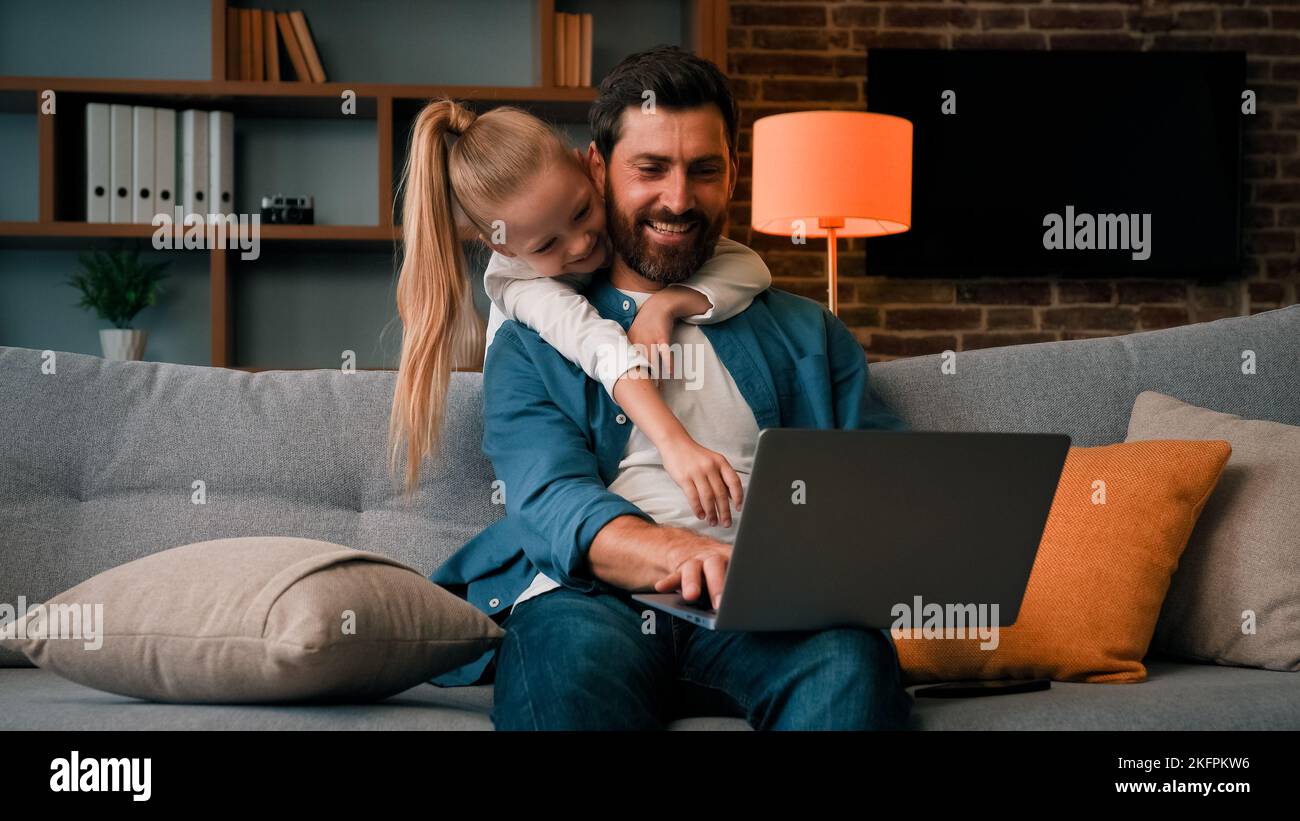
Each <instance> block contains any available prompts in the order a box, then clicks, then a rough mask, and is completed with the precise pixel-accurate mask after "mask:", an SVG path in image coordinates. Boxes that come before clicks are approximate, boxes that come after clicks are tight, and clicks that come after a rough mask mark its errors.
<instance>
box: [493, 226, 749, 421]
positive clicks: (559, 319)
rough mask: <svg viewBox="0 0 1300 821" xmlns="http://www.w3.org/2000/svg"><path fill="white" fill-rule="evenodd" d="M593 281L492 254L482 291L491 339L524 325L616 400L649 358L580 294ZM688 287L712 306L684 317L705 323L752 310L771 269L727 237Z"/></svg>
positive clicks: (689, 282) (647, 364) (619, 327)
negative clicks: (623, 381) (628, 376)
mask: <svg viewBox="0 0 1300 821" xmlns="http://www.w3.org/2000/svg"><path fill="white" fill-rule="evenodd" d="M590 281H591V276H590V274H587V275H579V274H568V275H565V276H560V277H544V276H541V275H539V274H537V273H536V272H535V271H533V269H532V268H529V267H528V266H527V265H526V264H524V263H522V262H520V261H519V260H518V259H517V258H515V257H507V256H505V255H503V254H498V253H496V252H493V253H492V259H491V260H489V261H488V266H487V270H486V271H484V273H483V289H484V290H485V291H487V295H488V297H489V298H491V300H492V310H491V314H490V316H489V319H488V329H487V344H488V345H491V344H492V338H493V337H494V336H496V332H497V328H498V327H500V325H501V323H502V322H504V321H505V320H507V319H513V320H516V321H517V322H521V323H523V324H524V325H527V326H528V327H529V328H532V329H533V330H534V331H536V332H537V333H538V335H539V336H541V337H542V339H544V340H545V341H546V342H547V344H549V345H550V346H551V347H553V348H555V349H556V350H557V351H559V352H560V353H561V354H562V355H563V356H564V357H565V358H566V359H568V360H569V361H570V362H573V363H574V364H576V365H577V366H578V367H580V368H582V370H583V371H584V372H585V373H586V374H587V375H588V376H590V377H591V378H592V379H595V380H597V381H599V382H600V383H601V384H602V385H604V387H605V390H606V391H607V392H608V393H609V395H610V396H611V397H613V395H614V385H615V383H617V382H618V380H619V378H620V377H622V376H623V374H625V373H627V372H628V371H629V370H631V369H633V368H636V367H638V366H640V367H646V368H649V366H650V363H649V361H648V360H647V359H646V357H645V355H644V353H643V352H641V351H640V350H638V349H637V348H635V347H634V346H632V345H631V344H630V343H629V342H628V339H627V333H626V332H625V331H624V330H623V328H622V326H621V325H619V324H618V323H617V322H615V321H614V320H612V319H604V318H602V317H601V315H600V314H599V313H598V312H597V311H596V309H595V308H594V307H593V306H592V304H591V303H590V302H588V301H587V298H586V297H584V296H583V295H582V294H580V293H578V291H579V290H580V289H581V288H582V287H584V286H585V285H587V284H588V283H589V282H590ZM682 284H683V285H686V286H688V287H691V288H694V289H695V290H697V291H699V292H700V293H702V294H704V296H705V297H707V298H708V300H709V303H710V304H711V307H710V308H709V310H707V311H705V312H704V313H702V314H696V315H694V316H689V317H684V318H683V319H684V321H686V322H689V323H691V324H693V325H707V324H711V323H715V322H722V321H724V320H727V319H730V318H731V317H733V316H735V315H736V314H738V313H740V312H741V311H743V310H745V309H746V308H748V307H749V303H750V302H752V301H753V299H754V297H755V296H756V295H757V294H759V293H762V292H763V291H765V290H767V288H768V286H770V285H771V284H772V274H771V273H770V272H769V271H768V269H767V265H766V263H764V262H763V258H762V257H760V256H759V255H758V254H757V253H755V252H754V251H753V250H751V249H750V248H748V247H746V246H745V245H742V244H741V243H739V242H736V241H735V240H732V239H728V238H727V237H721V238H720V239H719V240H718V243H717V245H716V246H715V248H714V251H713V256H712V257H710V258H709V259H708V260H707V261H706V262H705V263H704V264H703V265H701V266H700V269H699V270H698V271H696V272H695V274H694V275H692V276H691V277H690V278H689V279H687V280H686V281H685V282H683V283H682ZM485 350H486V348H485Z"/></svg>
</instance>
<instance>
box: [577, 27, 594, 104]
mask: <svg viewBox="0 0 1300 821" xmlns="http://www.w3.org/2000/svg"><path fill="white" fill-rule="evenodd" d="M581 23H582V40H581V43H580V44H579V46H578V57H579V58H580V64H581V66H580V74H581V76H580V77H579V78H578V85H580V86H590V85H591V26H592V19H591V14H590V13H586V14H583V15H582V20H581Z"/></svg>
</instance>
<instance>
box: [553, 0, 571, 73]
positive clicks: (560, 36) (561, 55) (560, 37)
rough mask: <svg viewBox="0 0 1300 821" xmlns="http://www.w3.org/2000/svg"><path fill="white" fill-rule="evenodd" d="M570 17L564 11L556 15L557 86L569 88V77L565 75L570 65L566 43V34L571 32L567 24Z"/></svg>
mask: <svg viewBox="0 0 1300 821" xmlns="http://www.w3.org/2000/svg"><path fill="white" fill-rule="evenodd" d="M568 16H569V15H567V14H565V13H564V12H562V11H557V12H556V13H555V84H556V85H557V86H567V85H568V84H569V83H568V77H567V76H566V75H565V71H564V70H565V68H566V67H567V66H568V65H569V59H568V55H567V54H566V53H565V48H564V45H565V43H564V41H565V40H566V39H567V38H566V37H565V34H566V33H567V32H568V30H569V26H568V23H566V22H565V19H564V18H566V17H568Z"/></svg>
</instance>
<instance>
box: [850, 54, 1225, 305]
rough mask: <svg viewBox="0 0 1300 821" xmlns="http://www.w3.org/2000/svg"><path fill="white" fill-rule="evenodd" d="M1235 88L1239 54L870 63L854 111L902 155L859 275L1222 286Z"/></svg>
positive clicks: (934, 57)
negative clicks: (859, 107)
mask: <svg viewBox="0 0 1300 821" xmlns="http://www.w3.org/2000/svg"><path fill="white" fill-rule="evenodd" d="M1246 88H1247V85H1246V57H1245V53H1244V52H1212V53H1211V52H1160V53H1156V52H1112V51H1108V52H1098V51H1057V52H1049V51H1000V50H999V51H975V50H972V51H966V50H942V51H939V50H928V49H874V48H873V49H870V50H869V51H868V54H867V109H868V110H869V111H872V112H878V113H882V114H894V115H897V116H900V117H904V118H906V119H908V120H910V121H911V122H912V123H913V155H912V227H911V230H910V231H907V232H904V233H901V234H894V235H890V236H885V237H873V238H871V239H869V240H868V241H867V245H866V247H867V253H866V256H867V269H868V273H870V274H872V275H886V276H942V277H950V276H998V275H1002V276H1008V277H1032V276H1068V277H1177V278H1196V279H1202V280H1212V279H1220V278H1224V277H1232V276H1236V275H1238V274H1239V273H1240V271H1241V260H1240V247H1241V186H1242V182H1241V157H1242V149H1241V141H1242V120H1243V118H1244V117H1248V116H1250V115H1249V114H1243V113H1242V105H1243V101H1242V93H1243V91H1244V90H1245V89H1246ZM945 103H947V104H948V106H949V111H952V112H953V113H945V109H944V106H945ZM1053 215H1054V216H1053ZM1067 217H1069V218H1071V219H1072V220H1073V227H1072V226H1071V225H1070V223H1069V222H1068V221H1067ZM1121 217H1123V218H1122V219H1121ZM1090 220H1091V221H1092V223H1093V226H1094V230H1092V231H1091V237H1089V233H1088V231H1087V226H1088V223H1089V221H1090ZM1146 225H1149V230H1146V228H1144V226H1146ZM1053 227H1056V228H1057V229H1059V230H1055V231H1053V230H1052V229H1053ZM1121 234H1126V236H1121ZM1067 235H1068V236H1067ZM1089 244H1091V245H1092V248H1087V247H1086V246H1087V245H1089ZM1049 245H1050V246H1053V247H1050V248H1049V247H1048V246H1049ZM1081 246H1083V247H1081ZM1135 257H1136V258H1135Z"/></svg>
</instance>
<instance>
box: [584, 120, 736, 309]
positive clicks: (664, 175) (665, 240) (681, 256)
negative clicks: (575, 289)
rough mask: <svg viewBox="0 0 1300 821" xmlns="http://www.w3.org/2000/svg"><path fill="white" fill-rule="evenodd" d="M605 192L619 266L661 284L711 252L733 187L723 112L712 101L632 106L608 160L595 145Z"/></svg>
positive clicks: (696, 265) (679, 275)
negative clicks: (651, 110)
mask: <svg viewBox="0 0 1300 821" xmlns="http://www.w3.org/2000/svg"><path fill="white" fill-rule="evenodd" d="M591 154H592V155H594V156H592V157H591V160H592V162H593V165H594V166H595V167H594V171H595V177H596V180H597V182H598V184H599V185H601V187H602V188H603V189H604V191H605V198H606V202H607V204H608V220H607V228H608V231H609V236H610V241H611V242H612V243H613V246H614V251H615V252H616V254H617V255H618V259H617V260H616V261H615V265H616V266H618V265H619V264H620V263H622V264H626V265H627V267H629V268H630V269H631V270H632V271H634V272H635V273H637V274H640V275H641V276H642V277H644V278H645V279H647V280H649V281H651V282H654V283H658V284H660V285H671V284H673V283H675V282H681V281H683V280H685V279H687V278H688V277H690V276H691V275H692V274H694V273H695V272H696V271H697V270H699V267H700V266H701V265H703V264H704V262H705V261H706V260H707V259H708V258H709V257H710V256H712V254H713V248H714V245H715V244H716V243H717V240H718V237H719V235H721V233H722V226H723V225H724V224H725V222H726V218H727V206H728V205H729V204H730V202H731V194H732V191H733V190H734V188H735V185H736V167H735V165H734V164H733V163H732V161H731V154H730V151H729V148H728V145H727V132H726V125H725V124H724V123H723V119H722V113H721V112H720V111H719V110H718V108H717V106H714V105H712V104H710V105H705V106H699V107H695V108H679V109H671V108H666V107H664V106H658V107H657V108H656V109H655V113H653V114H650V113H646V112H644V111H642V109H641V107H640V106H628V107H627V108H626V109H624V111H623V115H622V119H621V122H620V131H619V138H618V141H617V142H616V143H615V144H614V149H613V151H612V152H611V154H610V158H609V162H608V164H606V163H604V161H603V158H602V157H601V156H600V155H599V154H598V153H597V152H595V150H594V147H593V148H592V150H591Z"/></svg>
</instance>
